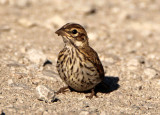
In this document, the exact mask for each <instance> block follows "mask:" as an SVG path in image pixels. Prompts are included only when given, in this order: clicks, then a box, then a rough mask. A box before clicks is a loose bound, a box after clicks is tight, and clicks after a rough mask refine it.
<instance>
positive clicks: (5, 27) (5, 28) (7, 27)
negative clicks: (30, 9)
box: [0, 25, 11, 32]
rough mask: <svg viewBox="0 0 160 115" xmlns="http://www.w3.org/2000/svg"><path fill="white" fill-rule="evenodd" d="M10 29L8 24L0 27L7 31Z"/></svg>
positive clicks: (1, 29)
mask: <svg viewBox="0 0 160 115" xmlns="http://www.w3.org/2000/svg"><path fill="white" fill-rule="evenodd" d="M10 30H11V28H10V27H9V26H7V25H5V26H1V27H0V31H4V32H8V31H10Z"/></svg>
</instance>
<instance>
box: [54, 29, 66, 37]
mask: <svg viewBox="0 0 160 115" xmlns="http://www.w3.org/2000/svg"><path fill="white" fill-rule="evenodd" d="M64 30H65V29H64V28H63V27H62V28H60V29H58V30H57V31H56V32H55V33H56V34H58V36H66V35H67V34H66V32H65V31H64Z"/></svg>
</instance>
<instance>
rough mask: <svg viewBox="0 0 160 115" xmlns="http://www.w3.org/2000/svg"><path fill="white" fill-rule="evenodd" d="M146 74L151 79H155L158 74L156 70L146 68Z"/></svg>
mask: <svg viewBox="0 0 160 115" xmlns="http://www.w3.org/2000/svg"><path fill="white" fill-rule="evenodd" d="M144 74H145V75H146V76H147V77H148V78H149V79H153V78H155V77H156V75H157V74H158V73H157V71H156V70H154V69H152V68H146V69H145V70H144Z"/></svg>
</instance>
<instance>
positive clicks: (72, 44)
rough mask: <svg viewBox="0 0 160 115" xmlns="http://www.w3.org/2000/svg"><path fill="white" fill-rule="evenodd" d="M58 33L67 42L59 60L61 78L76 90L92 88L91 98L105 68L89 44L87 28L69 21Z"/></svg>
mask: <svg viewBox="0 0 160 115" xmlns="http://www.w3.org/2000/svg"><path fill="white" fill-rule="evenodd" d="M56 34H58V35H60V36H62V38H63V41H64V43H65V46H64V48H63V49H62V50H61V51H60V53H59V55H58V60H57V70H58V73H59V75H60V77H61V79H62V80H63V81H64V82H65V83H66V84H67V85H68V86H69V87H71V88H72V89H74V90H76V91H80V92H82V91H88V90H92V94H91V96H89V97H90V98H91V97H92V96H93V95H94V88H95V86H96V85H97V84H99V83H100V82H101V81H102V80H103V79H104V70H103V66H102V64H101V62H100V60H99V57H98V55H97V53H96V52H95V51H94V50H93V49H92V48H91V47H90V46H89V42H88V36H87V33H86V31H85V29H84V28H83V27H82V26H81V25H79V24H76V23H67V24H66V25H64V26H63V27H62V28H60V29H59V30H57V31H56ZM61 91H62V89H60V90H59V92H61Z"/></svg>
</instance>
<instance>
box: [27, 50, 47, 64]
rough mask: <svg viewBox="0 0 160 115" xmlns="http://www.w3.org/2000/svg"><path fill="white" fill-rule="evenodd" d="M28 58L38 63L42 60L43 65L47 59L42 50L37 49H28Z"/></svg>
mask: <svg viewBox="0 0 160 115" xmlns="http://www.w3.org/2000/svg"><path fill="white" fill-rule="evenodd" d="M26 58H27V59H29V60H30V61H31V62H33V63H35V64H37V65H39V64H40V63H41V62H42V63H41V64H42V65H43V63H44V62H45V61H46V60H47V57H46V55H45V54H44V53H43V52H42V51H40V50H36V49H30V50H28V51H27V52H26Z"/></svg>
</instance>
